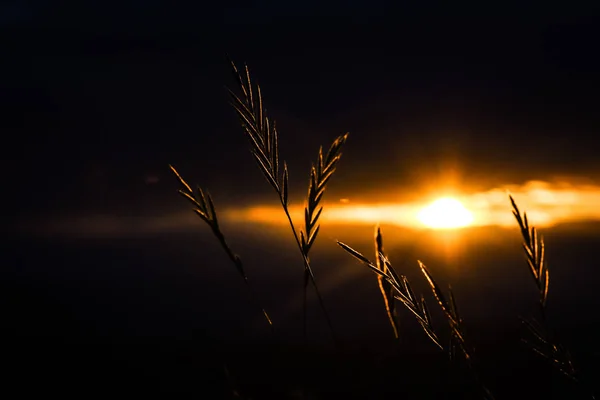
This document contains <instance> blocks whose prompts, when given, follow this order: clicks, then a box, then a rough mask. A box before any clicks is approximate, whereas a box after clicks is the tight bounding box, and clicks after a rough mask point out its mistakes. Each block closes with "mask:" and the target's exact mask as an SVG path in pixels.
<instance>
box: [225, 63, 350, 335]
mask: <svg viewBox="0 0 600 400" xmlns="http://www.w3.org/2000/svg"><path fill="white" fill-rule="evenodd" d="M231 65H232V67H233V72H234V75H235V77H236V79H237V82H238V85H239V89H240V91H241V94H240V95H237V94H236V93H235V92H233V91H232V90H229V93H230V94H231V97H232V99H233V102H232V106H233V108H234V109H235V111H236V114H237V115H238V117H239V119H240V122H241V124H242V128H243V130H244V133H245V134H246V137H247V138H248V140H249V142H250V151H251V153H252V155H253V157H254V159H255V161H256V163H257V164H258V167H259V169H260V171H261V172H262V174H263V175H264V177H265V178H266V180H267V182H269V184H270V185H271V187H272V188H273V189H274V190H275V192H276V193H277V195H278V197H279V201H280V203H281V206H282V207H283V211H284V213H285V215H286V217H287V219H288V222H289V225H290V227H291V229H292V234H293V236H294V239H295V241H296V244H297V246H298V250H299V251H300V255H301V256H302V261H303V263H304V274H303V294H304V295H303V302H302V304H303V307H302V308H303V323H302V326H303V335H304V337H305V338H306V335H307V309H306V307H307V288H308V283H309V282H310V283H311V284H312V286H313V287H314V289H315V292H316V295H317V298H318V301H319V305H320V307H321V309H322V311H323V314H324V316H325V319H326V321H327V325H328V326H329V329H330V331H331V334H332V336H333V337H334V340H335V332H334V329H333V325H332V323H331V318H330V316H329V313H328V312H327V309H326V308H325V304H324V301H323V297H322V295H321V292H320V291H319V287H318V285H317V282H316V279H315V274H314V272H313V269H312V267H311V265H310V258H309V252H310V249H311V247H312V246H313V244H314V243H315V240H316V238H317V235H318V233H319V228H320V226H319V224H318V222H319V217H320V216H321V212H322V211H323V207H321V206H320V204H321V200H322V199H323V195H324V194H325V189H326V187H327V183H328V182H329V180H330V179H331V177H332V176H333V174H334V173H335V170H336V167H337V164H338V162H339V160H340V158H341V156H342V154H341V150H342V147H343V145H344V143H345V142H346V140H347V138H348V134H347V133H346V134H344V135H342V136H339V137H338V138H337V139H335V140H334V142H333V143H332V144H331V147H330V148H329V151H328V152H327V155H325V156H324V155H323V149H322V148H320V149H319V154H318V159H317V163H316V165H313V166H312V168H311V170H310V180H309V185H308V195H307V199H306V206H305V209H304V229H303V230H300V231H298V229H297V228H296V226H295V225H294V221H293V220H292V217H291V215H290V211H289V199H288V188H289V175H288V168H287V164H286V162H285V161H283V162H282V164H283V171H282V172H281V171H280V158H279V146H278V143H279V142H278V131H277V128H276V125H275V121H274V120H272V119H270V118H269V117H268V115H267V111H266V109H265V108H264V106H263V98H262V92H261V89H260V86H259V85H258V84H253V83H252V80H251V78H250V72H249V69H248V66H244V70H243V73H242V72H240V71H239V70H238V68H237V67H236V65H235V63H233V62H232V63H231ZM280 172H281V173H280Z"/></svg>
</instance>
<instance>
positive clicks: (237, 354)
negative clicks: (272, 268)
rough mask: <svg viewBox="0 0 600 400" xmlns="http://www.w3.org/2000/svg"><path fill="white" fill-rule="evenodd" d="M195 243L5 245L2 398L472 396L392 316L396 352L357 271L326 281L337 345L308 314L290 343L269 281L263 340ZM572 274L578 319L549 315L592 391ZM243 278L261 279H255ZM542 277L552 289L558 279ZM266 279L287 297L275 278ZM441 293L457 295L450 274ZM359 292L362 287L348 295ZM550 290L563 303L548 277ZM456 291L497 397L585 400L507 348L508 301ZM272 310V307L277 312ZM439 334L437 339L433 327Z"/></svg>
mask: <svg viewBox="0 0 600 400" xmlns="http://www.w3.org/2000/svg"><path fill="white" fill-rule="evenodd" d="M205 239H206V242H203V240H205ZM205 239H200V243H199V244H198V246H197V247H198V251H197V252H194V251H189V252H187V253H186V252H185V250H184V249H189V248H190V246H191V245H190V243H192V242H181V240H180V239H175V238H173V237H165V238H162V239H160V240H159V239H156V238H154V239H148V238H144V239H139V240H138V239H136V240H118V241H111V242H110V243H108V244H107V243H106V242H103V243H101V244H99V243H92V244H90V243H88V244H86V245H83V244H81V243H78V244H74V243H72V242H71V243H66V242H60V243H59V242H56V241H54V242H51V241H47V240H44V241H39V240H38V241H33V240H27V241H25V240H21V239H19V240H17V239H15V240H13V241H11V242H10V251H9V252H8V257H7V258H6V261H7V264H6V265H7V266H8V268H6V269H5V270H4V273H3V279H2V283H1V285H2V287H1V289H2V299H3V302H2V303H3V304H2V321H3V322H2V330H3V337H4V340H3V345H4V347H3V351H2V356H1V362H2V364H3V365H2V367H3V370H4V371H5V372H4V375H3V379H2V382H3V390H4V391H6V392H7V393H9V392H13V393H16V394H18V396H17V397H27V396H29V395H33V394H35V395H48V396H49V395H57V396H61V397H66V398H94V397H100V396H102V397H105V396H107V395H109V396H121V395H127V396H132V397H135V398H141V397H143V396H152V397H162V398H191V397H198V398H207V399H219V398H234V397H233V392H234V390H235V391H237V392H239V393H240V394H241V395H243V396H244V397H243V398H246V399H250V398H252V399H257V400H258V399H287V398H289V399H292V398H301V397H300V395H301V393H302V391H301V390H302V389H304V390H305V395H306V396H305V398H307V399H310V398H315V399H330V398H342V399H380V398H381V399H387V398H409V399H427V398H432V399H444V398H465V399H468V398H482V397H481V396H480V395H479V394H478V393H477V392H476V389H477V385H474V384H473V381H472V380H471V378H470V376H469V373H468V371H467V370H466V369H465V368H464V365H463V364H462V363H461V362H460V361H450V360H448V357H447V356H446V355H444V354H442V353H440V352H437V351H436V350H435V348H434V347H433V346H432V345H431V344H430V343H429V342H428V341H427V339H426V338H425V337H424V335H423V334H422V332H420V331H419V329H418V327H417V326H416V324H415V323H414V320H413V319H412V318H411V317H410V315H408V314H406V313H404V312H403V311H404V310H401V317H403V318H402V322H403V328H402V332H403V336H402V340H401V341H400V343H395V342H394V341H393V340H392V339H390V335H391V332H390V330H389V326H387V321H386V320H385V315H384V314H381V311H382V310H381V309H380V308H379V307H380V306H381V304H379V301H380V299H379V298H378V297H377V295H378V293H377V291H376V287H375V285H374V282H373V281H372V280H368V279H370V278H371V275H369V274H365V275H364V276H363V275H360V276H358V278H357V279H358V282H356V283H355V284H350V283H345V284H342V283H338V284H337V285H336V287H339V289H335V290H334V289H331V290H328V291H326V293H327V299H328V300H329V302H328V304H329V306H330V308H331V309H332V310H333V314H334V315H335V317H334V324H335V326H336V331H337V332H336V333H337V334H338V336H339V343H338V346H337V347H335V346H334V345H333V344H332V341H331V340H330V338H329V336H328V333H327V331H326V330H319V329H320V328H318V327H322V326H324V324H323V321H322V320H320V319H319V313H318V309H317V308H316V306H315V304H314V302H313V303H311V307H310V309H311V310H312V311H311V320H310V326H311V327H312V328H311V329H310V331H309V338H310V340H311V342H309V343H308V344H307V345H306V346H303V345H302V340H301V335H300V334H299V332H300V331H301V330H300V329H299V328H300V326H298V325H297V324H296V322H298V321H299V318H300V314H299V313H298V310H297V307H296V308H294V307H291V306H289V304H288V303H287V300H286V301H280V300H279V299H283V300H285V298H284V295H285V292H288V291H289V290H290V289H289V287H283V288H279V289H278V286H277V284H276V283H274V282H267V283H268V284H269V285H271V286H270V287H272V288H273V289H272V291H271V292H270V293H271V296H272V298H267V299H266V300H265V302H266V303H268V304H269V305H270V306H269V308H270V309H271V310H272V311H273V316H274V319H275V320H276V321H280V322H281V324H280V325H279V331H278V332H277V335H276V337H275V339H271V338H270V336H269V334H268V332H266V331H265V330H264V329H263V327H264V326H263V324H262V322H263V321H262V320H261V319H260V316H257V314H256V313H255V312H254V311H255V310H253V308H252V307H251V306H249V305H248V301H247V298H246V297H244V294H243V293H244V292H243V287H242V286H236V283H235V282H236V281H235V279H236V278H232V276H233V277H235V275H233V274H232V275H228V274H229V273H230V272H231V271H230V270H229V269H228V267H229V265H227V263H224V264H223V263H222V261H223V260H222V258H221V253H220V250H219V249H218V247H214V246H212V244H211V242H210V238H205ZM197 240H198V239H197V238H194V239H193V242H194V243H195V242H196V241H197ZM174 243H176V244H174ZM573 243H574V242H570V243H569V245H571V246H572V245H573ZM579 243H583V242H582V241H581V240H580V241H579ZM589 243H591V245H588V247H589V249H587V250H585V249H578V250H577V253H578V254H586V251H587V252H588V253H587V254H592V253H594V251H595V250H594V248H595V247H594V246H593V243H595V242H589ZM584 244H585V243H584ZM367 245H368V244H367ZM249 246H250V245H249ZM238 248H239V246H238ZM555 249H556V247H555ZM244 250H246V249H244V248H242V249H241V251H244ZM284 250H285V249H284ZM265 251H266V252H267V253H268V250H265ZM202 254H204V257H208V260H209V261H210V260H213V259H214V260H215V262H217V261H216V260H219V262H220V264H219V265H220V266H223V268H221V269H219V271H221V270H222V271H225V272H223V274H224V276H225V278H223V279H221V278H222V277H221V276H220V275H219V274H218V273H216V272H210V271H214V270H212V269H207V270H205V271H201V272H200V273H199V272H198V271H196V270H197V268H198V265H196V264H197V260H198V259H200V258H201V255H202ZM516 254H517V255H516V258H517V259H518V257H519V256H520V254H518V252H517V253H516ZM174 255H178V257H174ZM267 255H269V256H271V255H272V254H267ZM559 255H560V252H557V253H556V254H555V257H554V258H555V260H556V259H557V258H558V257H559ZM568 255H569V252H566V253H565V257H566V256H568ZM342 256H343V254H342ZM323 257H325V258H326V256H323ZM396 258H397V257H396ZM342 259H343V258H342ZM204 260H205V261H206V260H207V258H204ZM344 260H345V259H344ZM250 261H252V260H251V258H250ZM284 261H285V260H284ZM294 261H297V260H295V259H294ZM500 261H502V260H501V259H500ZM557 261H559V260H557ZM210 262H211V263H212V261H210ZM502 262H503V261H502ZM556 264H558V262H556ZM254 265H257V264H256V263H255V264H254ZM294 265H295V264H294ZM354 266H355V265H354ZM573 268H575V266H574V267H573ZM294 271H296V270H294ZM511 271H512V270H509V271H508V272H503V273H504V274H512V272H511ZM518 271H521V269H518ZM557 271H558V270H557ZM524 272H525V273H526V271H524ZM568 272H569V273H575V272H578V271H577V270H571V271H568ZM525 273H524V274H523V276H524V277H525V279H526V277H527V275H526V274H525ZM475 274H476V271H473V272H472V273H471V276H472V277H473V279H476V278H475V276H476V275H475ZM288 275H291V274H288ZM567 275H569V274H566V273H565V274H563V275H562V276H563V277H566V276H567ZM574 275H575V277H576V278H575V281H574V283H568V284H567V283H564V284H563V286H564V287H566V286H574V287H576V288H577V290H578V291H581V294H580V296H581V298H584V299H586V301H585V304H583V303H582V304H581V305H580V307H579V306H577V303H576V302H574V301H570V302H569V301H568V298H569V297H568V296H566V295H564V297H563V298H561V297H558V296H556V297H555V298H554V299H553V300H552V301H553V303H552V306H553V308H552V309H551V310H554V312H555V315H559V316H560V318H559V317H557V318H555V319H554V326H555V328H556V330H557V331H558V332H559V333H560V337H561V339H562V341H563V342H565V343H567V344H568V345H569V348H570V349H571V351H572V353H573V354H574V355H575V359H576V361H577V363H578V365H579V367H580V369H581V370H582V372H583V373H584V375H583V378H584V379H587V381H590V379H591V383H594V384H595V381H594V379H593V378H594V377H598V376H600V368H599V364H600V351H599V350H598V346H597V337H598V332H599V331H600V330H599V326H598V316H597V311H596V312H594V310H595V309H597V308H595V307H596V304H597V303H591V301H592V300H590V299H593V297H594V296H592V295H590V294H589V293H587V294H586V293H585V292H584V288H585V287H586V285H587V284H589V282H588V283H586V282H585V279H583V278H582V277H580V276H579V274H576V273H575V274H574ZM255 276H256V277H257V278H256V279H255V280H257V281H260V279H258V278H260V271H257V272H256V273H255ZM265 276H266V275H265ZM269 276H270V275H269ZM322 276H323V277H324V279H323V281H324V282H325V281H326V279H325V274H322ZM555 276H561V274H560V271H558V272H557V273H556V274H555ZM578 276H579V277H578ZM296 277H297V276H292V277H291V278H290V279H289V280H291V281H294V280H295V278H296ZM577 277H578V278H577ZM232 279H233V282H234V283H232V284H229V283H228V282H230V281H232ZM277 279H280V280H281V281H282V282H283V284H282V285H283V286H285V284H286V283H285V282H287V281H286V279H285V274H284V273H282V275H281V276H279V277H277ZM415 279H416V278H415ZM565 279H566V278H565ZM450 280H452V282H453V283H454V282H456V283H457V285H458V283H459V282H457V278H456V277H454V278H452V277H451V279H450ZM563 280H564V279H563ZM519 281H520V280H519ZM365 282H367V283H365ZM510 282H511V281H510V280H509V281H502V280H501V279H500V278H498V282H497V283H495V285H496V286H498V287H500V288H502V287H509V289H501V290H500V289H498V290H496V291H494V289H493V287H492V286H490V287H489V288H488V287H486V288H484V289H482V290H484V293H485V294H486V296H485V297H484V300H482V301H483V302H486V301H487V302H489V304H492V305H493V304H498V302H500V301H502V302H507V300H506V299H508V298H512V297H510V296H513V297H514V296H522V293H523V291H524V292H525V293H527V290H525V289H523V288H526V289H528V286H527V284H528V283H529V282H528V281H526V280H525V281H524V282H525V283H524V284H523V285H516V286H512V287H511V286H510ZM353 285H355V286H353ZM565 285H566V286H565ZM593 286H594V285H593V284H589V285H588V286H587V287H593ZM292 287H294V286H293V285H292ZM361 287H367V288H370V289H368V290H366V289H365V290H366V291H363V292H359V290H360V288H361ZM554 289H555V293H561V283H560V281H558V279H557V283H556V284H555V286H554ZM456 290H457V293H460V296H461V297H459V302H460V304H461V305H462V306H463V309H464V310H465V315H464V317H465V319H466V320H467V321H468V323H467V327H468V329H469V332H468V334H470V335H471V339H472V340H473V342H474V343H475V345H476V346H477V349H478V355H479V358H480V361H481V362H480V368H479V370H480V371H481V376H482V379H483V380H484V381H485V382H486V384H487V386H488V387H489V389H491V391H492V392H493V393H494V394H495V395H496V398H498V399H514V398H530V399H537V398H539V399H550V398H557V399H577V398H582V399H585V398H590V397H586V396H584V395H579V393H578V391H577V386H574V385H572V384H571V383H569V381H568V380H566V379H563V378H562V377H561V375H560V374H558V373H555V372H553V370H552V369H551V368H549V366H548V364H547V363H545V362H544V361H543V360H541V359H539V358H537V357H536V356H534V355H532V354H530V353H529V352H528V351H527V349H526V348H525V347H524V346H523V345H521V344H520V341H519V340H520V335H521V333H522V332H523V331H522V330H521V328H520V325H519V323H518V319H517V315H514V316H512V314H513V311H514V310H513V309H515V310H517V309H519V306H518V304H517V303H518V302H515V304H517V305H514V304H513V305H510V304H508V305H506V307H509V309H510V313H505V314H503V313H502V312H501V310H502V309H505V308H506V307H504V306H502V307H500V306H498V307H496V308H497V310H498V311H497V313H494V312H492V313H490V314H489V315H488V316H487V317H484V314H482V313H480V312H479V311H478V308H477V307H475V305H476V304H477V300H476V299H474V297H472V296H471V294H469V291H468V287H467V286H464V287H460V285H459V286H458V288H457V289H456ZM259 291H262V292H263V293H264V292H265V289H264V288H260V287H259ZM476 293H478V292H477V291H476ZM565 293H566V291H565ZM576 294H577V293H576ZM479 296H481V293H479ZM501 296H506V298H502V297H501ZM534 298H535V296H533V297H532V299H534ZM244 299H245V300H244ZM336 299H337V300H336ZM561 300H562V301H561ZM279 303H281V304H283V305H281V306H280V307H279V308H278V304H279ZM525 303H527V304H529V299H528V298H527V301H526V302H525V301H524V302H523V304H525ZM519 304H520V303H519ZM561 304H563V305H562V306H560V305H561ZM284 305H285V307H284ZM511 307H512V308H511ZM578 307H579V308H578ZM488 308H489V307H488ZM519 310H521V311H524V312H527V310H528V308H527V307H524V308H523V309H519ZM582 310H583V311H582ZM288 314H289V315H288ZM508 314H510V315H508ZM485 315H487V314H485ZM434 317H435V316H434ZM436 321H437V325H438V326H440V327H443V325H444V323H443V320H441V319H439V318H438V319H437V320H436ZM445 334H446V332H443V335H445ZM444 337H447V336H444ZM225 365H227V367H228V370H229V377H228V376H227V375H226V373H225Z"/></svg>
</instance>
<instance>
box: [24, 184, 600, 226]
mask: <svg viewBox="0 0 600 400" xmlns="http://www.w3.org/2000/svg"><path fill="white" fill-rule="evenodd" d="M508 193H510V194H512V195H513V196H514V197H515V199H516V201H517V203H518V205H519V207H520V208H521V209H522V210H525V211H527V214H528V217H529V219H530V220H531V221H532V223H534V224H535V225H536V226H538V227H550V226H553V225H556V224H559V223H568V222H586V221H596V220H600V206H599V204H600V186H597V185H593V184H581V183H578V184H574V183H569V182H558V181H557V182H552V183H551V182H542V181H530V182H527V183H525V184H523V185H506V186H503V187H498V188H494V189H491V190H487V191H481V192H475V193H463V194H457V193H454V194H453V197H455V198H457V199H458V200H460V201H461V202H462V204H463V205H464V206H465V208H467V209H468V210H469V211H470V212H471V213H472V215H473V222H472V224H471V225H472V226H479V227H483V226H500V227H516V225H515V221H514V219H513V216H512V213H511V207H510V202H509V200H508ZM444 195H446V193H439V196H440V197H441V196H444ZM432 198H434V197H432V196H431V193H430V194H428V195H426V196H425V195H424V196H423V201H412V202H406V203H401V202H391V201H388V202H378V203H374V202H373V203H367V202H363V203H355V202H353V201H352V199H347V198H343V199H339V200H338V201H337V202H332V201H330V202H329V203H328V204H325V208H324V211H323V214H322V216H321V223H322V224H323V225H325V226H328V225H329V226H338V227H339V226H360V225H369V226H373V225H375V224H378V223H381V224H387V225H395V226H397V227H400V228H408V229H421V228H424V226H423V224H422V222H421V221H420V220H419V219H418V217H417V216H418V214H419V211H420V210H421V209H422V208H423V207H425V206H427V204H428V202H429V201H430V200H431V199H432ZM303 207H304V205H302V204H297V205H295V206H292V207H291V208H290V211H291V215H292V218H294V219H295V220H296V221H301V220H302V218H303V217H304V215H303V212H304V209H303ZM219 214H220V215H219V218H220V220H221V222H222V223H223V224H225V227H226V229H229V230H231V231H233V232H234V233H235V232H236V231H239V230H240V229H242V230H243V229H251V227H252V225H254V224H267V225H272V226H273V227H275V226H281V227H282V228H283V227H284V226H285V225H286V224H287V220H286V217H285V215H284V214H283V213H282V211H281V209H280V207H277V206H270V205H269V206H267V205H254V206H248V207H240V208H229V209H222V210H221V211H219ZM205 228H206V227H204V226H203V224H202V223H201V221H200V220H199V219H198V218H197V216H196V215H195V214H194V213H193V212H192V211H191V210H182V211H180V212H176V213H168V214H164V215H154V216H137V217H131V216H115V215H106V214H104V215H78V216H63V217H56V218H53V219H48V220H45V221H39V220H36V221H29V222H23V223H22V224H21V225H20V226H19V230H20V231H22V232H26V233H33V234H38V235H42V236H49V235H51V236H59V237H108V238H114V237H125V236H141V235H149V234H169V233H172V232H201V231H202V230H204V229H205ZM277 231H279V230H277Z"/></svg>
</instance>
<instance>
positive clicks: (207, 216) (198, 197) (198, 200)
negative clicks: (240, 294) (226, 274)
mask: <svg viewBox="0 0 600 400" xmlns="http://www.w3.org/2000/svg"><path fill="white" fill-rule="evenodd" d="M169 167H170V168H171V171H173V173H174V174H175V176H176V177H177V179H178V180H179V183H180V184H181V186H182V188H181V189H179V191H178V193H179V194H180V195H181V196H183V197H184V198H185V199H187V200H188V201H189V202H191V203H192V206H193V211H194V212H195V213H196V215H198V217H200V219H201V220H202V221H204V222H205V223H206V224H207V225H208V226H209V227H210V229H211V230H212V233H213V235H214V236H215V237H216V238H217V240H218V241H219V243H220V244H221V247H222V248H223V250H225V253H226V254H227V256H228V257H229V259H230V260H231V262H232V263H233V265H234V266H235V269H236V271H237V272H238V273H239V275H240V276H241V277H242V279H243V280H244V283H245V285H246V287H247V288H248V291H249V292H250V296H251V299H252V301H253V302H254V303H255V304H256V306H257V307H258V308H259V309H260V310H261V312H262V314H263V316H264V318H265V321H266V323H267V324H268V326H269V328H270V329H271V331H273V329H274V328H273V321H271V317H270V316H269V314H268V313H267V311H266V310H265V308H264V307H263V306H262V305H261V304H260V302H259V301H258V296H257V295H256V293H255V292H254V289H253V287H252V286H251V285H250V282H249V281H248V275H246V270H245V269H244V264H243V263H242V259H241V258H240V256H238V255H237V254H236V253H234V252H233V250H232V249H231V247H229V244H228V243H227V240H225V235H223V232H222V231H221V227H220V226H219V220H218V218H217V212H216V210H215V205H214V203H213V200H212V197H211V195H210V193H208V191H205V190H202V188H201V187H200V186H197V190H196V191H194V190H192V187H191V186H190V185H189V184H188V183H187V182H186V181H185V179H183V178H182V177H181V175H180V174H179V172H177V170H176V169H175V167H173V166H172V165H169Z"/></svg>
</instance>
